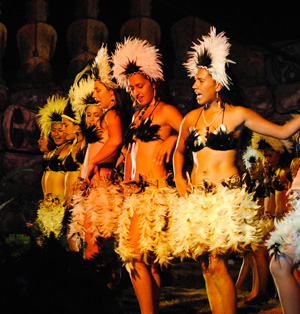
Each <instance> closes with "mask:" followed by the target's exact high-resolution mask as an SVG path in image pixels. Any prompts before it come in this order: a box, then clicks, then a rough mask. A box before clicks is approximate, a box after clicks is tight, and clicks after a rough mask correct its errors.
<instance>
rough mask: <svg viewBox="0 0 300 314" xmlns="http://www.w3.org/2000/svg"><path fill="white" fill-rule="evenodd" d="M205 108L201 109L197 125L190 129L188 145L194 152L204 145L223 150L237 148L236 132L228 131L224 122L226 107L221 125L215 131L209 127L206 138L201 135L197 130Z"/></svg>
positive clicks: (187, 139)
mask: <svg viewBox="0 0 300 314" xmlns="http://www.w3.org/2000/svg"><path fill="white" fill-rule="evenodd" d="M203 109H204V108H203ZM203 109H202V110H201V112H200V114H199V117H198V119H197V121H196V123H195V125H194V126H193V128H191V129H190V134H189V136H188V137H187V138H186V140H185V145H186V147H187V148H188V149H190V150H191V151H193V152H198V151H199V150H201V149H203V148H204V147H208V148H211V149H213V150H221V151H226V150H232V149H236V147H237V144H238V140H237V138H236V137H235V134H234V133H235V132H234V131H232V132H229V133H228V131H227V128H226V126H225V125H224V124H223V122H224V114H225V108H224V109H223V115H222V123H221V124H220V125H219V127H218V128H217V129H215V131H214V132H209V127H207V128H206V131H207V133H206V137H205V139H203V138H202V137H201V136H200V134H199V133H198V131H197V130H196V125H197V122H198V120H199V118H200V116H201V115H202V112H203Z"/></svg>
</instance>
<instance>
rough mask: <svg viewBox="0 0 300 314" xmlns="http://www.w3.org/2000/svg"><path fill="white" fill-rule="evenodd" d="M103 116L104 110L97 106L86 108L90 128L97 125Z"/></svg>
mask: <svg viewBox="0 0 300 314" xmlns="http://www.w3.org/2000/svg"><path fill="white" fill-rule="evenodd" d="M101 116H102V110H101V108H100V107H99V106H96V105H93V106H88V107H87V108H86V114H85V122H86V125H87V126H88V127H89V126H92V125H95V124H97V122H99V120H100V117H101Z"/></svg>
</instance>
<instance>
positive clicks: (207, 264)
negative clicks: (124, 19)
mask: <svg viewBox="0 0 300 314" xmlns="http://www.w3.org/2000/svg"><path fill="white" fill-rule="evenodd" d="M229 48H230V44H229V43H228V38H227V37H226V36H225V35H224V33H223V32H222V33H220V34H218V35H217V34H216V29H215V28H211V30H210V33H209V35H208V36H204V37H203V38H202V40H200V41H199V42H198V43H196V44H194V45H193V47H192V49H193V51H192V52H190V58H189V59H188V61H187V62H186V63H185V66H186V68H187V70H188V72H189V75H190V76H191V77H194V78H195V83H194V85H193V89H194V91H195V94H196V97H197V102H198V104H199V105H200V108H197V109H195V110H193V111H191V112H189V113H188V114H187V115H186V116H185V118H184V120H183V122H182V124H181V127H180V133H179V138H178V141H177V146H176V149H175V153H174V175H175V182H176V187H177V189H178V193H179V195H180V196H181V198H180V199H179V204H178V206H177V209H176V210H175V211H174V213H173V215H174V217H173V222H172V236H173V248H174V255H175V256H180V257H181V258H184V257H186V256H187V257H193V258H195V259H197V258H198V257H201V262H202V263H201V265H202V270H203V275H204V278H205V283H206V288H207V294H208V298H209V302H210V306H211V310H212V312H213V313H226V314H232V313H236V307H237V306H236V291H235V286H234V283H233V280H232V278H231V276H230V275H229V273H228V268H227V267H228V265H227V260H228V255H229V253H230V252H232V251H239V252H242V251H245V250H247V248H248V247H249V248H251V249H252V250H255V248H256V247H257V245H259V244H260V242H261V239H262V235H261V233H260V230H259V229H258V227H257V224H256V221H257V218H256V213H257V212H256V210H257V209H258V205H257V204H256V202H254V201H253V199H252V195H250V194H248V193H247V191H246V189H245V187H242V186H241V182H240V179H239V176H238V169H237V167H236V165H235V160H236V150H237V147H238V141H239V138H240V135H241V131H242V130H243V128H244V127H247V128H249V129H250V130H253V131H256V132H259V133H263V134H266V135H269V136H274V137H275V136H276V137H280V138H287V137H289V136H291V135H292V134H293V133H295V132H296V131H297V130H298V128H299V126H300V123H299V122H300V119H299V118H295V119H294V120H292V121H290V122H289V123H287V124H285V125H284V126H279V125H276V124H273V123H271V122H269V121H267V120H265V119H263V118H262V117H261V116H259V115H258V114H257V113H255V112H254V111H252V110H250V109H248V108H245V107H242V106H240V105H241V104H242V102H240V100H239V99H238V98H237V96H238V95H239V94H238V89H237V84H236V82H235V79H234V77H233V75H232V74H230V75H229V74H228V72H229V71H230V67H229V65H230V64H232V63H233V62H232V61H231V60H229V59H227V58H228V55H229ZM187 149H190V150H192V151H193V163H194V165H193V169H192V172H191V174H190V175H189V176H188V175H187V174H186V172H185V169H184V160H185V155H186V150H187Z"/></svg>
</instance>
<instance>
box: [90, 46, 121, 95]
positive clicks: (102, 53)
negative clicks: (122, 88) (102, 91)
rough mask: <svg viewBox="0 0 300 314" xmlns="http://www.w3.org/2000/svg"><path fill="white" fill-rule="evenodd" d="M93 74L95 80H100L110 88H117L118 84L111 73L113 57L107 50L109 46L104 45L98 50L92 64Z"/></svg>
mask: <svg viewBox="0 0 300 314" xmlns="http://www.w3.org/2000/svg"><path fill="white" fill-rule="evenodd" d="M92 75H93V79H94V80H99V81H100V82H101V83H102V84H104V85H105V86H106V87H107V88H108V89H115V88H117V87H118V85H117V84H116V83H115V82H113V76H112V74H111V58H110V56H109V55H108V52H107V46H105V45H103V44H102V46H101V48H100V49H99V50H98V52H97V56H96V58H95V61H94V62H93V65H92Z"/></svg>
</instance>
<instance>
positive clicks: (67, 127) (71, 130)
mask: <svg viewBox="0 0 300 314" xmlns="http://www.w3.org/2000/svg"><path fill="white" fill-rule="evenodd" d="M62 122H63V125H64V133H65V136H66V139H67V141H70V140H73V139H74V138H75V137H76V134H75V133H76V131H78V130H79V125H78V124H75V123H73V122H72V121H70V120H69V119H67V118H64V117H63V118H62Z"/></svg>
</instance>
